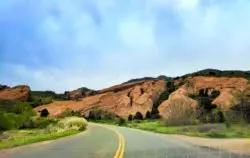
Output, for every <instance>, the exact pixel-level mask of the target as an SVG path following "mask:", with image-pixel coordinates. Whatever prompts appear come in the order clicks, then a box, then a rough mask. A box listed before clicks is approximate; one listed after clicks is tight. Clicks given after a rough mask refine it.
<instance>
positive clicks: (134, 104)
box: [36, 76, 250, 117]
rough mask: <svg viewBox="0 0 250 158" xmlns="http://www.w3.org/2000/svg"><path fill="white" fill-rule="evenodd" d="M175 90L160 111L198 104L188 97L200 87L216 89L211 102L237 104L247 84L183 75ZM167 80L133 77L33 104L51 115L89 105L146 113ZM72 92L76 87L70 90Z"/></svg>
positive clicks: (84, 110)
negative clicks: (67, 98) (80, 94)
mask: <svg viewBox="0 0 250 158" xmlns="http://www.w3.org/2000/svg"><path fill="white" fill-rule="evenodd" d="M173 83H174V84H175V86H176V88H177V89H176V90H175V91H174V92H172V93H171V94H170V95H169V97H168V100H165V101H164V102H162V103H161V105H160V106H159V107H158V110H159V112H160V115H162V116H163V115H166V114H167V112H166V109H167V108H166V107H168V106H169V105H171V104H173V103H176V102H180V103H182V104H185V106H188V107H190V108H194V107H196V106H197V105H198V102H197V101H196V100H194V99H192V98H191V96H192V95H193V96H197V95H199V94H200V91H201V90H202V89H207V91H208V94H209V95H211V94H212V93H213V91H218V92H220V93H219V95H218V96H216V97H215V98H214V100H213V102H212V104H216V105H217V106H219V107H221V108H223V109H227V108H230V107H231V106H232V105H234V104H237V103H238V100H237V94H238V93H240V92H242V91H244V90H245V89H246V88H247V87H249V86H250V83H249V81H248V80H246V79H244V78H227V77H203V76H196V77H188V78H185V79H178V80H174V82H173ZM166 85H167V83H166V81H165V80H147V81H136V82H130V83H127V84H122V85H117V86H113V87H110V88H107V89H103V90H100V91H98V94H96V95H93V96H89V97H85V98H82V99H81V100H78V101H77V100H70V101H58V102H53V103H51V104H48V105H43V106H40V107H37V108H36V110H37V111H39V110H42V109H44V108H47V109H48V110H49V112H50V114H51V115H54V116H57V115H59V114H60V113H62V112H63V111H64V110H65V109H67V108H69V109H72V110H74V111H80V112H81V113H82V114H84V115H85V116H88V114H89V111H90V110H91V109H92V108H93V107H99V108H100V109H103V110H106V111H109V112H113V113H115V114H116V115H118V116H123V117H127V116H128V115H130V114H132V115H135V113H136V112H140V113H142V115H144V116H145V115H146V113H147V111H149V112H151V110H152V107H153V104H154V103H155V102H156V101H158V99H159V97H160V96H161V94H162V93H163V92H165V91H166V87H167V86H166ZM74 94H75V95H77V94H78V91H76V92H74Z"/></svg>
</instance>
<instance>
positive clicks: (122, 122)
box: [118, 117, 126, 126]
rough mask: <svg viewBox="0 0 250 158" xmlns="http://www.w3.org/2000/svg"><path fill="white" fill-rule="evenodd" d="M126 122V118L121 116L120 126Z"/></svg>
mask: <svg viewBox="0 0 250 158" xmlns="http://www.w3.org/2000/svg"><path fill="white" fill-rule="evenodd" d="M125 123H126V120H125V119H124V118H122V117H121V118H119V119H118V125H119V126H122V125H124V124H125Z"/></svg>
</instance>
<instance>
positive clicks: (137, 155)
mask: <svg viewBox="0 0 250 158" xmlns="http://www.w3.org/2000/svg"><path fill="white" fill-rule="evenodd" d="M0 152H5V153H2V154H0V157H1V158H2V157H3V158H112V157H113V158H123V157H124V158H246V157H249V156H246V155H245V156H244V155H235V154H231V153H228V152H225V151H219V150H213V149H208V148H202V147H198V146H195V145H192V144H190V143H187V142H184V141H180V140H176V139H174V138H172V137H171V136H169V137H168V136H163V135H160V134H155V133H151V132H145V131H140V130H134V129H129V128H125V127H115V126H106V125H105V126H104V125H97V124H91V125H89V127H88V129H87V131H85V132H83V133H80V134H78V135H76V136H70V137H67V138H62V139H59V140H56V141H50V142H45V143H38V144H36V145H29V146H24V147H20V148H15V149H11V150H7V152H6V151H0Z"/></svg>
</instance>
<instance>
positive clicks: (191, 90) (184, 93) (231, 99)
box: [158, 76, 250, 115]
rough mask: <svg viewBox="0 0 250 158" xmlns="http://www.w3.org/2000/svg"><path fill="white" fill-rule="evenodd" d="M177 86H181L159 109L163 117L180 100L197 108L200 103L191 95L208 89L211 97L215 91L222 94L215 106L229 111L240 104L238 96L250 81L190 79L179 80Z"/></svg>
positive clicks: (236, 79) (214, 78)
mask: <svg viewBox="0 0 250 158" xmlns="http://www.w3.org/2000/svg"><path fill="white" fill-rule="evenodd" d="M175 84H176V85H177V86H178V85H179V86H180V87H179V88H178V89H177V90H176V91H175V92H173V93H172V94H170V96H169V99H168V100H166V101H164V102H163V103H162V104H161V105H160V106H159V108H158V110H159V111H160V114H161V115H164V112H165V108H166V107H167V106H168V105H170V104H172V103H173V102H175V101H176V100H178V99H181V100H184V103H185V105H186V106H190V107H194V106H197V104H198V102H197V101H196V100H194V99H192V98H191V97H190V96H191V95H199V93H200V91H201V90H202V89H207V90H208V94H209V95H211V93H212V92H213V91H215V90H216V91H219V92H220V94H219V96H218V97H216V98H215V99H214V100H213V104H216V105H217V106H219V107H221V108H222V109H228V108H229V107H231V106H232V105H234V104H237V103H238V99H237V96H236V95H237V94H238V93H240V92H243V91H244V90H245V89H246V88H247V87H248V86H249V85H250V83H249V81H248V80H246V79H244V78H236V77H233V78H228V77H204V76H197V77H188V78H186V79H183V80H181V79H178V80H176V81H175Z"/></svg>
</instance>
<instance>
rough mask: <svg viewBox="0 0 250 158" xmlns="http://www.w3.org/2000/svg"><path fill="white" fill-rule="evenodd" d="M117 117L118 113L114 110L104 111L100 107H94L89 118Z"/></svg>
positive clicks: (107, 118) (108, 118)
mask: <svg viewBox="0 0 250 158" xmlns="http://www.w3.org/2000/svg"><path fill="white" fill-rule="evenodd" d="M115 118H116V115H115V114H114V113H112V112H108V111H104V110H102V109H99V108H93V109H92V110H90V112H89V116H88V119H89V120H101V119H104V120H114V119H115Z"/></svg>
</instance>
